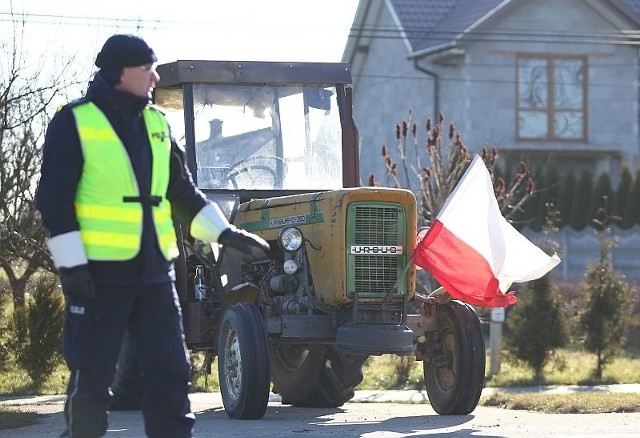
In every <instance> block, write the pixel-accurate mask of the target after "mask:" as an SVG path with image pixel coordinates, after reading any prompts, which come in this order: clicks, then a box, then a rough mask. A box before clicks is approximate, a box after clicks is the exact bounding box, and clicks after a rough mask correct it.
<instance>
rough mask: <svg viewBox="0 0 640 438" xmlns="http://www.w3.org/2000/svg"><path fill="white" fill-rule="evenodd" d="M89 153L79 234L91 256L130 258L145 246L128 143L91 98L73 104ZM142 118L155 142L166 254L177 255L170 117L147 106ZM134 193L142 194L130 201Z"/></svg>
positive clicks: (154, 182)
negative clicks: (171, 188)
mask: <svg viewBox="0 0 640 438" xmlns="http://www.w3.org/2000/svg"><path fill="white" fill-rule="evenodd" d="M72 111H73V114H74V116H75V119H76V125H77V127H78V134H79V137H80V144H81V146H82V153H83V155H84V165H83V168H82V176H81V177H80V182H79V184H78V189H77V192H76V199H75V208H76V215H77V218H78V222H79V224H80V234H81V235H82V242H83V243H84V247H85V251H86V253H87V258H88V259H90V260H103V261H104V260H116V261H117V260H129V259H132V258H133V257H135V255H136V254H138V252H139V251H140V244H141V240H142V208H143V207H142V203H141V202H140V200H139V196H140V190H139V188H138V183H137V181H136V177H135V174H134V172H133V166H132V164H131V160H130V158H129V154H128V153H127V151H126V149H125V147H124V145H123V144H122V141H121V140H120V138H118V135H117V134H116V132H115V131H114V129H113V127H112V126H111V124H110V123H109V120H108V119H107V117H106V116H105V115H104V113H103V112H102V111H101V110H100V109H99V108H98V107H97V106H96V105H95V104H94V103H92V102H86V103H82V104H80V105H78V106H76V107H74V108H73V109H72ZM142 114H143V118H144V121H145V125H146V127H147V133H148V136H149V142H150V144H151V153H152V162H153V168H152V169H151V170H152V173H151V175H152V176H151V196H153V197H156V198H155V200H156V202H158V201H159V204H158V205H152V206H151V210H152V212H153V222H154V224H155V229H156V235H157V236H158V244H159V246H160V249H161V251H162V254H163V255H164V257H165V258H166V259H167V260H171V259H173V258H175V257H177V255H178V247H177V244H176V235H175V230H174V228H173V221H172V218H171V205H170V203H169V201H167V199H166V196H165V195H166V193H167V187H168V186H169V167H170V164H169V160H170V155H171V141H170V139H169V126H168V124H167V121H166V120H165V118H164V117H163V116H162V114H161V113H160V112H158V111H157V110H155V109H153V108H150V107H146V108H145V109H144V110H143V113H142ZM132 198H134V199H138V200H137V201H134V202H131V201H132ZM127 200H128V201H127Z"/></svg>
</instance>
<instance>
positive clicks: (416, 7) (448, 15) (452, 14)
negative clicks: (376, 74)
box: [365, 0, 640, 56]
mask: <svg viewBox="0 0 640 438" xmlns="http://www.w3.org/2000/svg"><path fill="white" fill-rule="evenodd" d="M365 1H367V0H365ZM521 1H522V0H428V1H425V0H388V1H387V5H389V8H390V12H391V14H392V15H393V16H394V17H395V19H396V21H397V23H398V26H399V28H400V31H401V32H402V33H403V34H404V36H405V37H406V39H407V42H408V45H409V47H410V51H412V55H414V56H417V55H421V54H429V53H436V52H439V51H441V50H446V49H448V48H452V47H455V46H456V45H457V43H458V41H460V40H462V39H464V38H465V37H467V36H468V35H469V34H471V33H473V32H474V30H476V29H477V28H478V27H479V26H481V25H482V24H484V23H485V22H487V21H489V20H491V19H492V18H493V17H495V16H497V15H498V14H500V13H502V12H504V11H506V10H507V9H510V8H511V7H513V6H514V5H516V4H518V3H520V2H521ZM603 3H605V4H608V5H609V6H610V7H611V9H612V10H613V11H616V12H617V13H618V14H620V15H621V16H622V17H624V18H626V19H628V20H630V21H631V22H632V23H633V24H635V25H636V26H637V27H640V0H603Z"/></svg>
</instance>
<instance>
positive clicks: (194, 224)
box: [190, 203, 231, 242]
mask: <svg viewBox="0 0 640 438" xmlns="http://www.w3.org/2000/svg"><path fill="white" fill-rule="evenodd" d="M230 226H231V225H230V224H229V221H227V218H226V217H224V214H223V213H222V210H220V207H218V206H217V205H216V204H213V203H207V205H205V206H204V207H202V209H200V211H199V212H198V214H196V216H195V217H194V218H193V220H192V221H191V227H190V231H191V235H192V236H193V237H195V238H196V239H198V240H202V241H203V242H217V241H218V237H220V233H222V231H224V230H225V229H227V228H229V227H230Z"/></svg>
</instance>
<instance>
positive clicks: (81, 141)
mask: <svg viewBox="0 0 640 438" xmlns="http://www.w3.org/2000/svg"><path fill="white" fill-rule="evenodd" d="M156 61H157V58H156V55H155V53H154V52H153V50H152V49H151V48H150V47H149V46H148V45H147V44H146V42H145V41H144V40H142V39H141V38H139V37H137V36H134V35H121V34H118V35H113V36H111V37H110V38H109V39H108V40H107V41H106V42H105V44H104V46H103V47H102V49H101V51H100V52H99V53H98V56H97V58H96V66H97V67H99V69H100V70H99V71H98V72H97V73H96V74H95V77H94V79H93V81H92V82H91V83H90V85H89V88H88V91H87V93H86V95H85V96H84V97H82V98H81V99H79V100H76V101H74V102H71V103H69V104H67V105H66V106H64V107H62V109H61V110H60V111H58V112H57V113H56V115H55V116H54V117H53V119H52V120H51V122H50V124H49V126H48V129H47V133H46V137H45V143H44V149H43V161H42V169H41V179H40V182H39V185H38V191H37V195H36V205H37V207H38V209H39V211H40V213H41V215H42V221H43V224H44V226H45V228H47V230H48V231H49V233H50V239H49V240H48V247H49V250H50V252H51V255H52V257H53V260H54V263H55V266H56V268H57V269H58V271H59V274H60V283H61V285H62V290H63V292H64V294H65V296H66V303H67V304H66V309H65V314H66V320H65V328H64V346H63V347H64V348H63V349H64V357H65V361H66V363H67V365H68V367H69V370H70V378H69V383H68V388H67V399H66V403H65V410H64V413H65V420H66V423H67V430H66V431H65V432H64V433H63V435H62V436H71V437H75V438H86V437H99V436H103V435H104V434H105V433H106V429H107V415H108V412H107V411H108V405H109V402H110V398H111V394H110V391H109V386H110V384H111V381H112V379H113V376H114V372H115V366H116V362H117V358H118V354H119V350H120V346H121V344H122V340H123V337H124V335H125V332H127V330H128V331H129V332H130V334H131V336H132V337H133V339H134V341H135V344H136V345H138V346H139V355H140V360H141V366H142V369H143V385H144V401H143V415H144V420H145V431H146V433H147V435H148V436H149V437H170V438H181V437H191V436H192V430H193V423H194V421H195V416H194V415H193V413H192V412H191V408H190V404H189V399H188V388H189V370H190V366H189V356H188V354H187V350H186V347H185V343H184V336H183V330H182V314H181V310H180V305H179V301H178V297H177V294H176V290H175V287H174V280H175V275H174V270H173V260H174V259H175V257H176V256H177V254H178V248H177V245H176V235H175V231H174V226H173V222H172V215H175V216H176V217H178V218H179V219H180V220H181V222H183V223H185V224H189V225H190V232H191V234H192V235H193V236H194V237H195V238H198V239H201V240H203V241H210V242H219V243H220V244H222V245H227V246H230V247H234V248H236V249H238V250H240V251H242V252H244V253H245V254H246V255H247V257H249V258H255V259H258V258H260V257H264V256H265V251H268V250H269V245H268V243H267V242H265V241H264V240H262V239H261V238H259V237H258V236H255V235H253V234H250V233H247V232H245V231H243V230H239V229H237V228H235V227H234V226H233V225H231V224H229V222H228V221H227V220H226V218H225V217H224V215H223V214H222V213H221V211H220V209H219V208H218V207H217V206H216V205H215V204H214V203H212V202H210V201H209V200H207V198H206V197H205V196H204V195H203V194H202V193H201V192H200V191H199V190H198V189H197V188H196V187H195V186H194V185H193V182H192V179H191V175H190V173H189V171H188V170H187V167H186V165H185V158H184V151H183V149H181V148H180V147H179V146H178V145H177V143H176V142H175V140H174V138H173V137H172V136H171V133H170V130H169V125H168V123H167V121H166V119H165V118H164V116H163V114H162V113H161V112H160V111H158V110H157V109H155V108H154V107H153V106H151V105H150V104H149V99H150V98H151V93H152V90H153V88H154V86H155V84H156V83H157V81H158V80H159V79H160V78H159V76H158V73H157V72H156V70H155V62H156Z"/></svg>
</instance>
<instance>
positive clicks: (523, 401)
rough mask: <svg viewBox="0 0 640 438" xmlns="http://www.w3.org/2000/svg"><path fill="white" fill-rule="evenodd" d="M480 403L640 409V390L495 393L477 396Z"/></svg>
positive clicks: (558, 409) (575, 410)
mask: <svg viewBox="0 0 640 438" xmlns="http://www.w3.org/2000/svg"><path fill="white" fill-rule="evenodd" d="M480 404H481V405H483V406H496V407H500V408H505V409H516V410H528V411H538V412H544V413H548V414H602V413H608V412H640V394H637V393H619V392H605V393H603V392H573V393H564V394H544V393H535V394H505V393H495V394H491V395H489V396H487V397H483V398H482V399H481V400H480Z"/></svg>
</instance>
